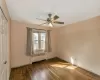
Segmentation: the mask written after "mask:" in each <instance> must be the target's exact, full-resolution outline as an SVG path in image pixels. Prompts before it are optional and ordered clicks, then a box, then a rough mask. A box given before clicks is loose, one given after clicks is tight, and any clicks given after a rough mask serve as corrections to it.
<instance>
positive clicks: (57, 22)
mask: <svg viewBox="0 0 100 80" xmlns="http://www.w3.org/2000/svg"><path fill="white" fill-rule="evenodd" d="M54 23H56V24H64V22H60V21H55V22H54Z"/></svg>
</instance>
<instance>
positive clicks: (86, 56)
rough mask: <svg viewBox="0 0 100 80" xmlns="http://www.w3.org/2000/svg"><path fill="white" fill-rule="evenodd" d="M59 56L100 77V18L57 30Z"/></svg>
mask: <svg viewBox="0 0 100 80" xmlns="http://www.w3.org/2000/svg"><path fill="white" fill-rule="evenodd" d="M57 37H58V38H57V45H56V47H57V54H58V57H59V58H61V59H64V60H66V61H69V62H72V61H71V57H72V59H73V61H74V64H76V65H78V66H80V67H82V68H84V69H87V70H89V71H92V72H94V73H96V74H98V75H100V16H98V17H95V18H92V19H89V20H86V21H82V22H78V23H74V24H70V25H68V26H65V27H61V28H58V29H57Z"/></svg>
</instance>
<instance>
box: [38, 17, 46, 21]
mask: <svg viewBox="0 0 100 80" xmlns="http://www.w3.org/2000/svg"><path fill="white" fill-rule="evenodd" d="M36 19H38V20H42V21H47V20H44V19H39V18H36Z"/></svg>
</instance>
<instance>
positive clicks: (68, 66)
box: [51, 64, 77, 69]
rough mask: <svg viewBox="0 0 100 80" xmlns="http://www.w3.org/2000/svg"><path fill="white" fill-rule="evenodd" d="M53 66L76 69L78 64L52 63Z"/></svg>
mask: <svg viewBox="0 0 100 80" xmlns="http://www.w3.org/2000/svg"><path fill="white" fill-rule="evenodd" d="M51 66H52V67H58V68H64V69H76V68H77V66H74V65H71V64H70V65H64V64H52V65H51Z"/></svg>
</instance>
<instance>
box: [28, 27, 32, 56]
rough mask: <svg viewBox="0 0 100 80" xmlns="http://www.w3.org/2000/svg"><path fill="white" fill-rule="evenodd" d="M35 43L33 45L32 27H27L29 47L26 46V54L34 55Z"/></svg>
mask: <svg viewBox="0 0 100 80" xmlns="http://www.w3.org/2000/svg"><path fill="white" fill-rule="evenodd" d="M32 49H33V45H32V29H31V28H27V48H26V55H27V56H32V54H33V50H32Z"/></svg>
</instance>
